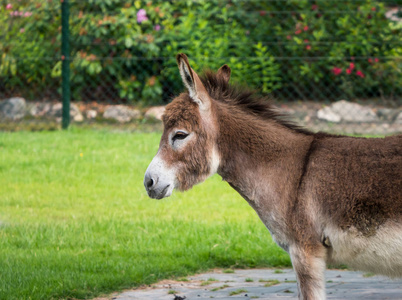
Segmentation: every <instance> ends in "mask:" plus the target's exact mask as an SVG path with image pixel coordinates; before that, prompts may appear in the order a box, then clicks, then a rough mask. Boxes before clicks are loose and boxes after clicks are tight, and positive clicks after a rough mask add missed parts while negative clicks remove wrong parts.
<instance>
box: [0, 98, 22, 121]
mask: <svg viewBox="0 0 402 300" xmlns="http://www.w3.org/2000/svg"><path fill="white" fill-rule="evenodd" d="M25 113H26V102H25V99H24V98H21V97H13V98H9V99H6V100H4V101H1V102H0V116H1V117H3V118H5V119H11V120H19V119H22V118H23V117H24V116H25Z"/></svg>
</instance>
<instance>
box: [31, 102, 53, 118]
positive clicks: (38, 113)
mask: <svg viewBox="0 0 402 300" xmlns="http://www.w3.org/2000/svg"><path fill="white" fill-rule="evenodd" d="M51 107H52V104H51V103H49V102H37V103H34V104H33V105H32V107H31V109H30V110H29V113H30V115H31V116H33V117H43V116H44V115H46V114H47V113H48V112H49V110H50V108H51Z"/></svg>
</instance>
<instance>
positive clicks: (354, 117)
mask: <svg viewBox="0 0 402 300" xmlns="http://www.w3.org/2000/svg"><path fill="white" fill-rule="evenodd" d="M317 117H318V118H319V119H321V120H325V121H329V122H337V123H338V122H341V121H343V122H352V123H361V122H378V121H379V118H378V116H377V115H376V113H375V112H374V111H373V110H372V109H371V108H369V107H367V106H362V105H360V104H357V103H351V102H348V101H345V100H341V101H338V102H335V103H332V104H331V105H330V106H326V107H324V108H323V109H320V110H319V111H318V112H317Z"/></svg>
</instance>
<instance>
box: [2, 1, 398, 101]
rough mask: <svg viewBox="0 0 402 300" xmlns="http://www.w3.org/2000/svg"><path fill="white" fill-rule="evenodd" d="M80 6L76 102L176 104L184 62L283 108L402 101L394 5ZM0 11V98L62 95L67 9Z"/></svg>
mask: <svg viewBox="0 0 402 300" xmlns="http://www.w3.org/2000/svg"><path fill="white" fill-rule="evenodd" d="M70 3H71V4H70V6H71V9H70V32H71V36H70V43H71V47H70V48H71V81H72V92H73V94H72V95H73V99H77V100H78V99H85V100H108V101H116V100H117V101H122V100H123V101H132V102H136V103H144V104H152V103H158V102H161V101H167V100H168V99H170V96H171V95H172V94H173V93H176V92H177V91H178V90H179V89H181V88H182V84H181V81H180V78H179V76H178V72H177V66H176V62H175V58H174V57H175V55H176V54H177V53H178V52H184V53H187V54H188V56H189V58H190V60H191V63H192V65H193V66H194V68H196V69H197V70H200V69H202V68H203V67H210V68H212V69H215V70H216V69H217V68H218V67H220V66H221V65H222V64H223V63H227V64H229V65H230V67H231V68H232V69H233V80H235V81H240V82H245V83H247V84H248V85H250V86H251V87H253V88H256V89H258V90H261V91H262V92H263V93H273V94H274V95H275V96H276V97H278V98H286V99H304V98H310V99H311V98H318V99H328V98H330V99H331V100H336V99H337V98H338V97H348V98H353V97H378V96H383V97H393V96H395V95H400V94H402V75H401V70H402V60H401V59H399V58H398V57H401V56H402V46H401V43H400V38H399V37H400V36H401V32H400V31H401V28H400V26H399V27H398V26H396V25H395V24H393V23H392V22H391V21H389V20H388V19H386V17H385V12H386V11H387V8H386V7H385V5H386V4H387V3H389V2H386V1H372V0H359V1H342V2H338V1H324V0H322V1H321V0H316V1H307V0H303V1H296V0H289V1H281V0H277V1H243V0H230V1H229V0H197V1H184V0H183V1H155V0H154V1H152V0H145V1H140V0H135V1H122V0H108V1H104V0H89V1H74V0H72V1H70ZM0 8H1V9H0V26H1V28H2V29H3V30H2V31H3V37H2V42H1V43H0V50H1V57H0V77H1V78H0V82H1V84H0V92H1V93H3V94H4V93H9V94H14V95H15V94H16V93H17V94H18V93H25V94H24V96H26V97H28V98H35V97H37V96H38V95H39V94H40V95H41V96H42V97H43V95H46V94H48V93H49V91H53V92H56V91H55V90H56V89H58V87H59V86H60V77H61V60H60V57H61V53H60V45H61V27H60V1H54V0H45V1H38V0H37V1H28V0H21V1H11V0H10V1H9V3H8V2H3V5H2V6H1V7H0ZM27 86H29V89H27V88H26V87H27ZM27 90H28V91H27ZM58 92H60V91H59V90H58ZM29 93H31V94H29ZM53 95H54V94H53ZM49 96H50V95H49Z"/></svg>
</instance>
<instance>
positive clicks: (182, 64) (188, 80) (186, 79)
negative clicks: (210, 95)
mask: <svg viewBox="0 0 402 300" xmlns="http://www.w3.org/2000/svg"><path fill="white" fill-rule="evenodd" d="M176 60H177V64H178V65H179V70H180V76H181V79H182V80H183V83H184V85H185V86H186V88H187V89H188V91H189V93H190V97H193V96H195V94H196V90H195V83H194V75H193V72H192V70H191V67H190V63H189V62H188V58H187V55H185V54H184V53H179V54H177V56H176Z"/></svg>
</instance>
